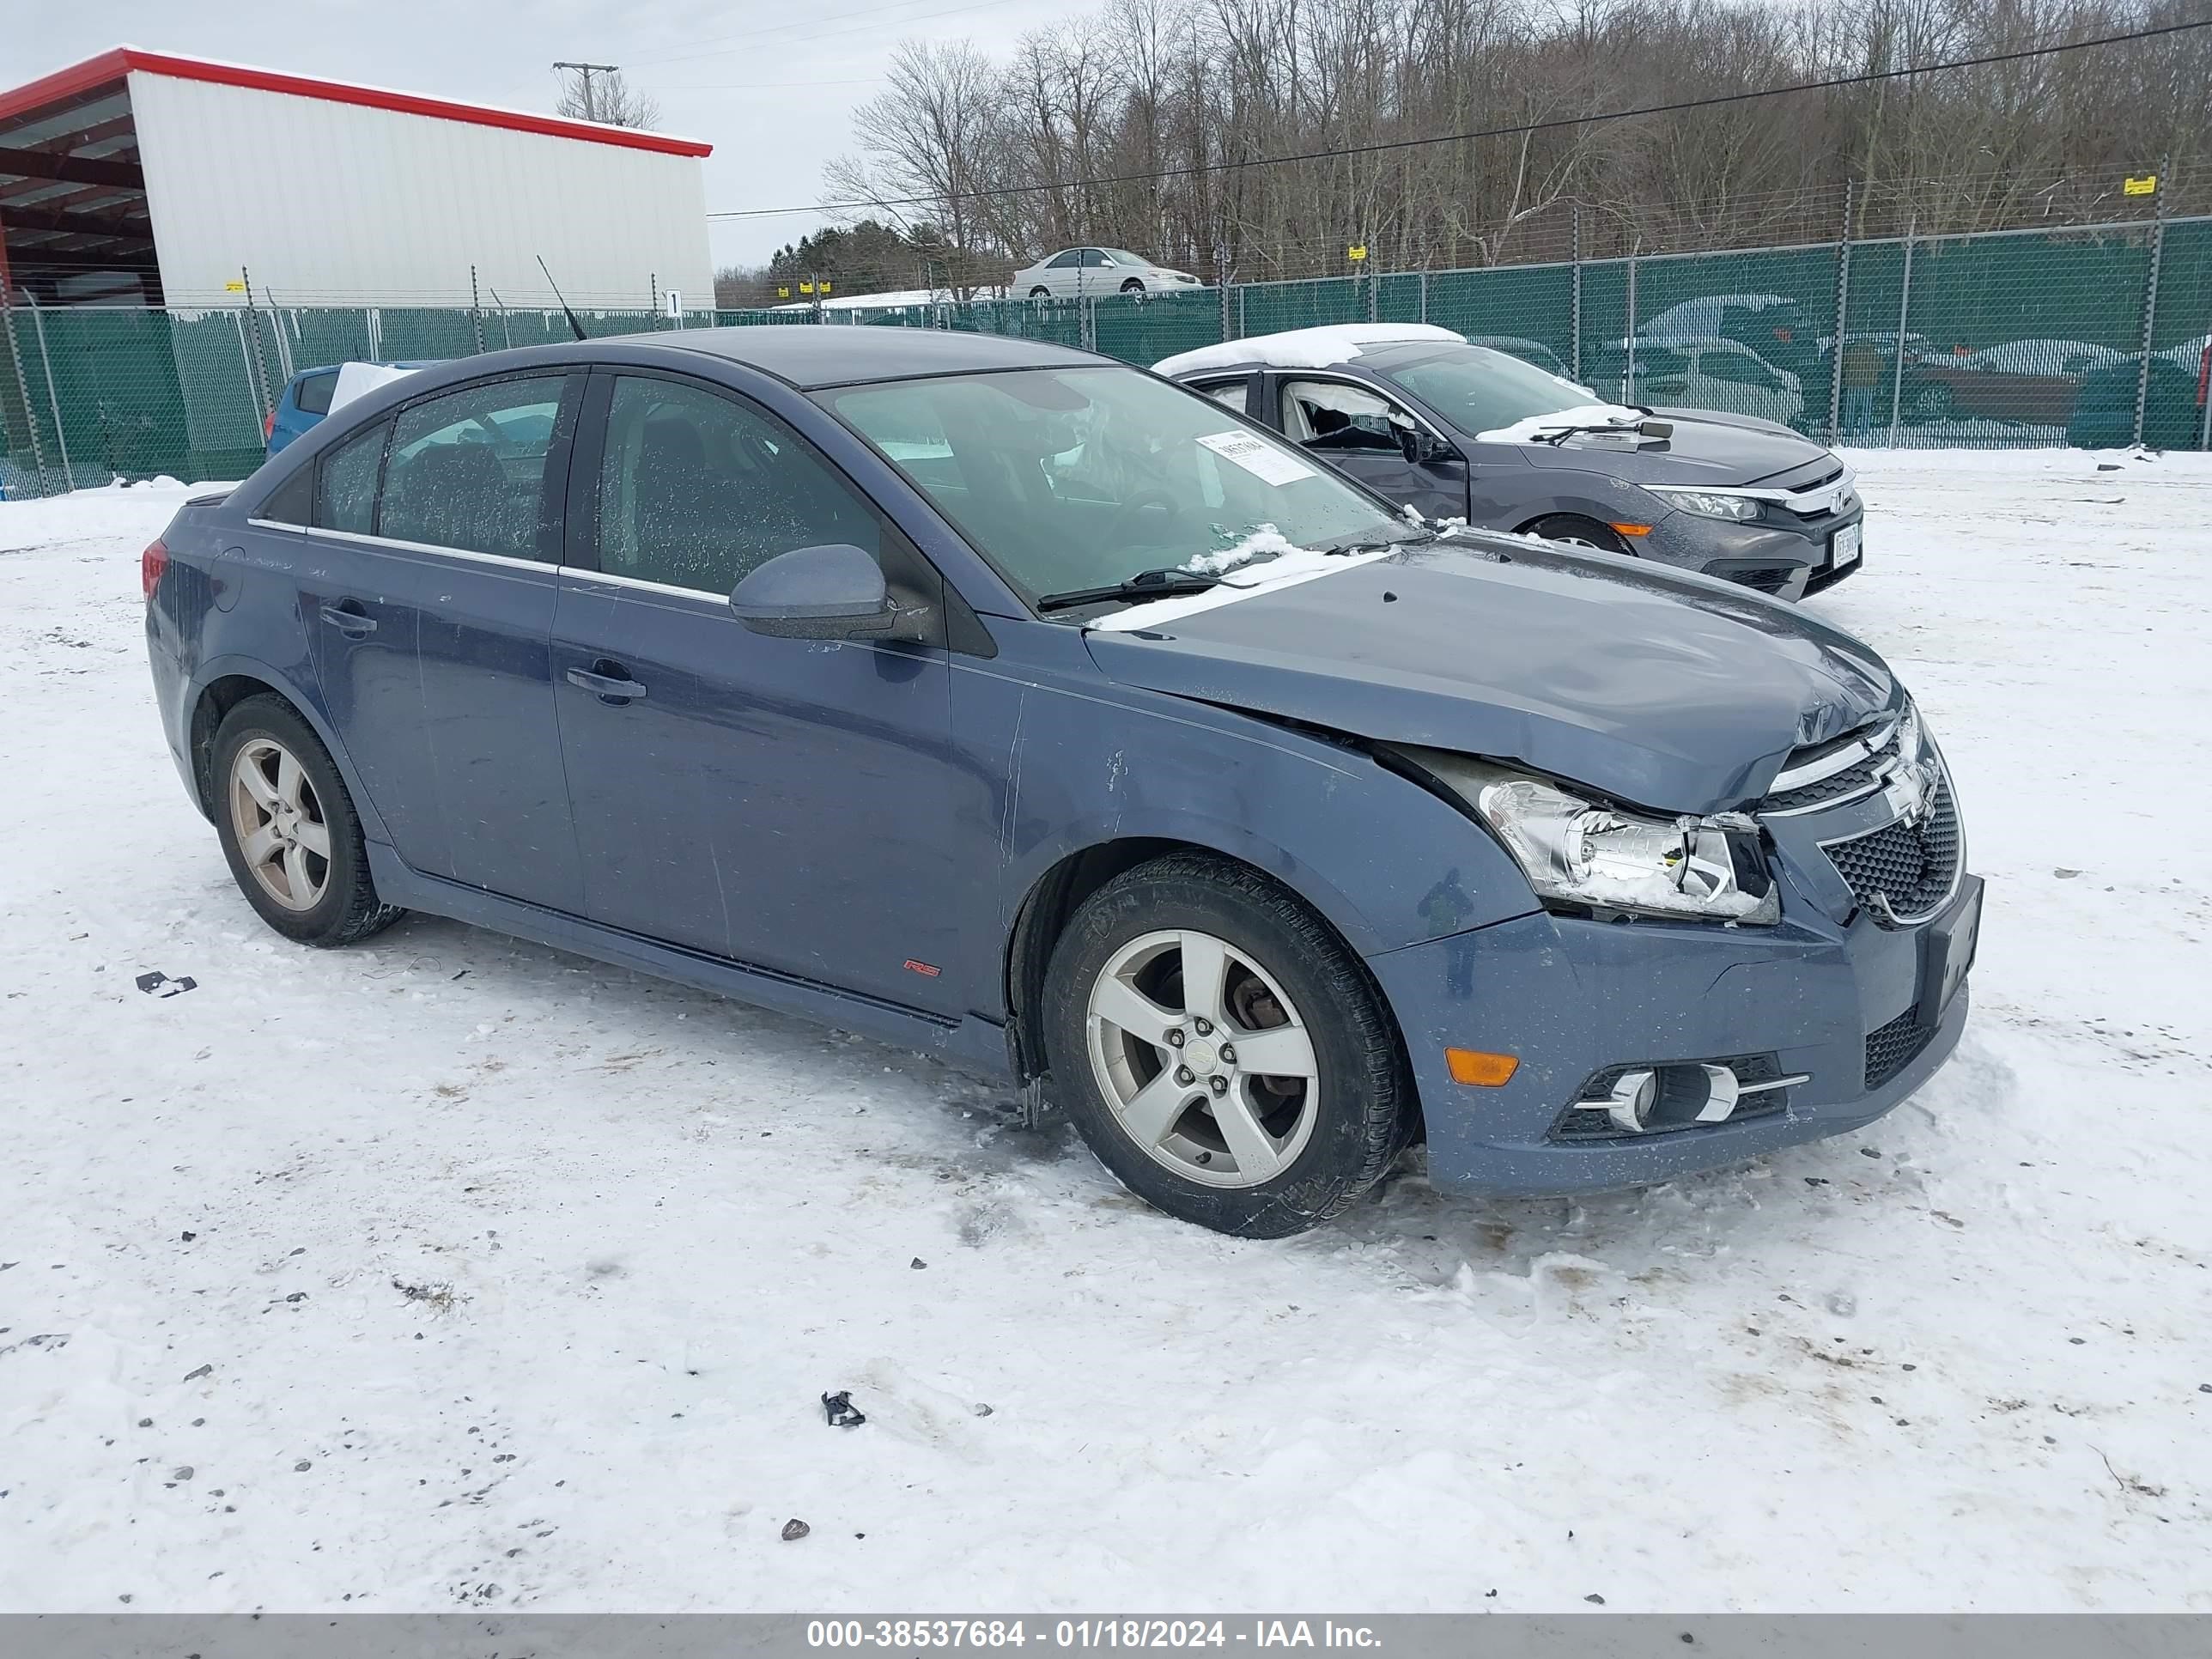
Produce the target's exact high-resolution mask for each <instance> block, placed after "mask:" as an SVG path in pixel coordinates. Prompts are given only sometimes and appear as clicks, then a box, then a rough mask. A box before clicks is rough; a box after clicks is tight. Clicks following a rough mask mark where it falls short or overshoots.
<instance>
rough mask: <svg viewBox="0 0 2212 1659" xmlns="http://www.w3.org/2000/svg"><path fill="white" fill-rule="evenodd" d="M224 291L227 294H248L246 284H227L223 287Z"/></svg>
mask: <svg viewBox="0 0 2212 1659" xmlns="http://www.w3.org/2000/svg"><path fill="white" fill-rule="evenodd" d="M222 291H223V292H224V293H225V294H243V293H245V292H246V284H245V283H224V284H223V285H222Z"/></svg>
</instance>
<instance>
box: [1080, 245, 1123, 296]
mask: <svg viewBox="0 0 2212 1659" xmlns="http://www.w3.org/2000/svg"><path fill="white" fill-rule="evenodd" d="M1078 252H1079V253H1080V255H1081V256H1082V257H1081V261H1080V263H1079V264H1078V265H1077V266H1076V270H1075V278H1076V282H1075V291H1076V292H1077V293H1078V294H1088V295H1100V294H1111V293H1113V292H1114V291H1115V289H1118V288H1119V287H1120V286H1121V272H1120V271H1118V270H1115V268H1114V262H1113V261H1112V260H1111V259H1109V258H1107V257H1106V250H1105V249H1104V248H1103V247H1086V248H1082V249H1079V250H1078Z"/></svg>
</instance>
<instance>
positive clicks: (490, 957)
mask: <svg viewBox="0 0 2212 1659" xmlns="http://www.w3.org/2000/svg"><path fill="white" fill-rule="evenodd" d="M1857 459H1858V460H1859V461H1860V463H1861V465H1863V469H1864V473H1865V490H1866V495H1867V496H1868V499H1869V514H1870V517H1869V534H1868V538H1867V560H1868V568H1867V569H1866V571H1865V572H1864V573H1863V574H1862V575H1861V576H1859V577H1857V578H1855V579H1853V580H1851V581H1850V582H1848V583H1846V584H1845V585H1844V586H1843V587H1841V588H1840V589H1839V590H1838V591H1837V592H1835V593H1834V594H1833V595H1832V596H1830V597H1828V598H1826V599H1820V600H1816V601H1814V609H1815V610H1817V611H1820V612H1822V613H1824V614H1826V615H1827V616H1830V617H1833V618H1834V619H1835V620H1837V621H1838V622H1839V623H1842V624H1844V626H1846V627H1848V628H1850V629H1855V630H1857V631H1858V632H1860V633H1862V634H1863V635H1866V636H1867V637H1869V639H1871V640H1872V641H1875V643H1876V644H1877V645H1879V646H1880V647H1881V649H1882V650H1884V651H1885V652H1886V653H1888V655H1889V657H1890V659H1891V660H1892V661H1893V662H1894V663H1895V664H1896V665H1898V667H1899V669H1900V670H1901V671H1903V672H1904V673H1905V675H1906V676H1907V677H1908V678H1909V680H1910V682H1911V684H1912V685H1913V686H1914V688H1915V689H1916V690H1917V692H1918V694H1919V696H1920V698H1921V701H1922V703H1923V707H1924V708H1926V709H1927V710H1928V712H1929V717H1930V720H1931V721H1932V722H1933V725H1934V728H1935V730H1936V732H1937V734H1938V735H1939V736H1940V738H1942V741H1943V742H1944V744H1945V745H1946V747H1947V749H1948V753H1949V755H1950V757H1951V759H1952V762H1953V763H1954V769H1955V770H1956V773H1957V775H1958V779H1959V784H1960V793H1961V796H1962V798H1963V800H1964V803H1965V805H1966V812H1967V819H1968V824H1969V829H1970V835H1971V844H1972V862H1973V865H1974V866H1975V867H1976V868H1977V869H1978V870H1979V871H1980V872H1982V873H1983V874H1984V875H1985V876H1987V877H1988V878H1989V882H1990V889H1989V914H1988V919H1987V922H1986V926H1985V930H1984V939H1983V945H1982V951H1981V962H1980V966H1979V969H1978V973H1977V975H1976V976H1975V981H1974V983H1975V991H1976V998H1977V1006H1976V1008H1975V1012H1974V1017H1973V1021H1972V1025H1971V1027H1970V1029H1969V1030H1968V1033H1967V1036H1966V1041H1965V1043H1964V1045H1963V1046H1962V1048H1961V1049H1960V1053H1959V1055H1958V1057H1957V1059H1956V1060H1955V1061H1954V1063H1953V1064H1952V1065H1951V1066H1950V1067H1949V1068H1948V1070H1947V1071H1945V1072H1944V1073H1943V1074H1942V1076H1941V1077H1940V1078H1939V1079H1937V1080H1936V1082H1935V1083H1934V1084H1933V1085H1931V1086H1930V1087H1929V1089H1928V1090H1926V1091H1924V1092H1923V1095H1922V1096H1921V1097H1919V1098H1917V1100H1915V1101H1913V1102H1911V1103H1909V1104H1908V1105H1906V1106H1905V1108H1903V1109H1900V1110H1899V1111H1898V1112H1897V1113H1896V1114H1894V1115H1893V1116H1892V1117H1891V1118H1890V1119H1888V1120H1887V1121H1884V1122H1882V1123H1881V1124H1878V1125H1876V1126H1875V1127H1874V1128H1873V1129H1872V1130H1871V1131H1869V1132H1868V1133H1863V1134H1862V1135H1858V1136H1855V1137H1850V1138H1847V1139H1842V1140H1838V1141H1834V1142H1831V1143H1828V1144H1826V1145H1824V1146H1812V1147H1807V1148H1803V1149H1801V1150H1798V1151H1796V1152H1790V1153H1789V1154H1787V1155H1786V1156H1784V1157H1780V1158H1776V1159H1774V1160H1773V1161H1772V1162H1771V1163H1767V1164H1761V1165H1759V1166H1757V1167H1755V1168H1751V1169H1747V1170H1737V1171H1735V1172H1732V1173H1728V1174H1723V1175H1718V1176H1711V1177H1709V1178H1705V1179H1700V1180H1696V1181H1691V1182H1680V1183H1677V1184H1675V1185H1673V1186H1669V1187H1667V1188H1662V1189H1659V1190H1656V1191H1651V1192H1646V1193H1642V1194H1624V1195H1620V1196H1614V1197H1608V1198H1605V1199H1602V1200H1592V1201H1584V1202H1563V1201H1551V1202H1526V1203H1510V1204H1477V1203H1470V1202H1465V1201H1460V1200H1445V1199H1442V1198H1440V1197H1438V1196H1437V1194H1434V1193H1433V1192H1431V1190H1430V1189H1429V1188H1427V1187H1426V1186H1425V1183H1424V1182H1423V1181H1422V1180H1421V1178H1420V1176H1419V1172H1418V1170H1417V1169H1409V1170H1406V1171H1404V1172H1402V1173H1401V1174H1400V1175H1399V1176H1396V1177H1395V1178H1394V1179H1393V1181H1392V1182H1390V1184H1389V1186H1388V1188H1386V1189H1385V1190H1384V1191H1383V1194H1381V1195H1380V1196H1379V1197H1378V1198H1376V1199H1375V1200H1373V1201H1371V1202H1370V1203H1368V1204H1366V1205H1364V1206H1362V1207H1360V1208H1359V1209H1358V1210H1357V1211H1356V1212H1355V1213H1354V1214H1353V1215H1352V1217H1351V1218H1349V1219H1348V1220H1346V1222H1344V1223H1343V1224H1341V1225H1337V1226H1334V1227H1331V1228H1329V1229H1328V1230H1325V1231H1322V1232H1319V1233H1317V1234H1314V1235H1310V1236H1308V1237H1304V1238H1301V1239H1297V1240H1293V1241H1291V1242H1288V1243H1234V1242H1231V1241H1229V1240H1226V1239H1223V1238H1219V1237H1214V1236H1212V1235H1210V1234H1207V1233H1204V1232H1200V1231H1196V1230H1194V1229H1192V1228H1188V1227H1185V1226H1180V1225H1176V1224H1175V1223H1173V1222H1170V1221H1168V1220H1166V1219H1164V1218H1162V1217H1160V1216H1158V1215H1156V1214H1154V1213H1152V1212H1149V1211H1147V1210H1146V1209H1145V1208H1143V1207H1142V1206H1139V1205H1138V1204H1137V1203H1135V1202H1134V1201H1133V1200H1130V1199H1128V1198H1127V1197H1126V1196H1124V1195H1123V1194H1121V1192H1119V1191H1118V1190H1117V1189H1116V1188H1115V1187H1114V1185H1113V1184H1112V1182H1110V1181H1109V1180H1108V1179H1107V1178H1106V1176H1104V1175H1103V1174H1102V1172H1101V1171H1100V1170H1099V1169H1098V1167H1097V1165H1096V1164H1093V1163H1092V1162H1091V1159H1090V1158H1088V1157H1087V1156H1086V1155H1085V1153H1084V1152H1083V1151H1082V1150H1081V1148H1080V1147H1079V1146H1076V1145H1074V1144H1073V1142H1072V1141H1071V1140H1069V1139H1067V1138H1066V1136H1065V1135H1064V1134H1048V1135H1032V1134H1028V1133H1021V1132H1018V1131H1015V1130H1012V1129H1009V1128H1007V1127H1005V1126H1004V1124H1003V1122H1002V1121H1001V1120H1000V1118H999V1117H997V1116H996V1115H994V1112H993V1110H992V1107H993V1106H994V1096H993V1094H992V1091H990V1090H989V1089H988V1088H987V1086H985V1085H981V1084H978V1083H974V1082H970V1081H969V1080H966V1079H961V1078H959V1077H957V1076H954V1075H952V1074H951V1073H946V1072H945V1071H944V1070H942V1069H941V1068H939V1066H936V1065H934V1064H933V1063H932V1062H929V1061H927V1060H921V1059H917V1058H914V1057H911V1056H908V1055H907V1054H899V1053H894V1052H890V1051H888V1050H885V1049H883V1048H877V1047H874V1046H872V1044H869V1043H867V1042H860V1041H858V1040H856V1039H851V1038H848V1037H843V1036H837V1035H835V1034H832V1033H829V1032H827V1031H823V1030H815V1029H812V1028H810V1027H807V1026H805V1025H801V1024H795V1023H793V1022H791V1021H787V1020H784V1019H781V1018H773V1017H770V1016H768V1015H764V1014H760V1013H756V1012H750V1011H749V1010H747V1009H744V1008H743V1007H739V1006H735V1005H733V1004H730V1003H725V1002H720V1001H717V1000H714V999H713V998H710V997H708V996H705V995H702V994H698V993H695V992H692V991H688V990H684V989H680V988H677V987H671V986H667V985H664V984H659V983H656V982H654V981H648V980H645V979H641V978H639V977H636V976H635V975H629V974H626V973H619V972H614V971H611V970H609V969H603V968H600V967H598V966H595V965H594V964H592V963H588V962H584V961H580V960H578V959H576V958H574V957H564V956H562V955H559V954H556V953H555V952H553V951H545V950H541V949H539V948H538V947H536V946H534V945H520V944H516V943H513V942H511V941H509V940H507V939H500V938H496V937H494V936H492V935H490V934H487V933H474V932H471V931H470V930H469V929H467V928H465V927H457V926H454V925H453V924H450V923H447V922H442V921H408V922H405V923H403V924H402V925H401V926H399V927H397V928H395V929H394V930H392V932H390V933H385V934H383V935H381V936H380V937H379V938H377V939H375V940H374V941H373V942H371V943H370V944H368V945H365V946H362V947H358V948H356V949H353V950H349V951H338V952H335V953H321V952H314V951H303V950H300V949H296V948H295V947H293V946H292V945H288V944H286V943H284V942H283V941H282V940H280V939H277V938H276V936H275V935H273V934H271V933H269V932H267V931H266V930H265V929H264V928H263V927H261V926H260V925H259V924H258V922H257V921H255V920H254V918H253V916H252V914H251V913H250V912H249V911H248V910H247V908H246V905H245V903H244V902H243V901H242V900H241V899H240V897H239V896H238V895H237V893H236V892H235V891H234V889H233V888H232V885H231V882H230V878H229V876H228V873H227V872H226V871H225V868H224V866H223V862H222V858H221V857H220V856H219V854H218V853H217V851H216V842H215V838H214V836H213V835H212V833H211V832H210V830H209V829H208V827H207V826H206V825H205V824H204V823H203V822H201V821H200V819H199V818H198V817H197V816H196V815H195V813H194V812H193V811H192V810H191V808H190V807H189V806H188V805H186V803H185V797H184V795H183V793H182V791H181V789H180V788H179V784H178V781H177V778H176V776H175V774H174V772H173V769H172V767H171V764H170V762H169V758H168V756H167V752H166V750H165V749H164V747H163V744H162V742H161V736H160V734H159V732H157V730H156V729H155V720H154V715H153V711H152V708H151V703H150V697H149V690H148V685H147V678H146V670H145V667H144V663H143V646H142V642H141V641H140V638H139V612H140V605H139V600H138V589H137V568H136V567H137V551H138V549H139V547H140V545H141V544H143V542H144V541H145V540H146V539H147V538H149V537H150V536H151V535H152V534H154V533H155V532H156V531H158V530H159V529H160V527H161V525H162V523H163V522H164V521H165V520H166V518H167V514H168V513H169V512H170V511H171V510H172V508H173V505H174V503H175V501H176V500H177V499H178V494H177V492H164V491H161V490H157V489H141V490H131V491H125V492H106V493H100V494H93V495H79V496H76V497H73V498H70V499H67V500H64V501H57V502H50V503H39V502H30V503H13V504H7V505H0V778H4V779H5V780H6V781H7V785H8V790H7V797H8V805H9V808H10V809H11V810H9V811H7V812H6V813H5V815H4V816H3V817H0V938H4V940H5V950H4V953H0V1101H4V1105H0V1608H6V1609H10V1610H22V1609H84V1610H95V1611H96V1610H103V1609H105V1610H119V1608H120V1607H121V1605H122V1604H125V1603H127V1604H128V1605H129V1606H130V1607H131V1608H133V1609H135V1610H145V1609H150V1608H161V1609H195V1610H209V1611H215V1610H226V1609H246V1608H257V1607H265V1608H270V1609H282V1610H306V1609H325V1608H338V1607H351V1608H355V1609H360V1608H364V1607H367V1608H380V1609H402V1608H404V1609H438V1608H452V1607H461V1606H492V1607H513V1606H527V1607H535V1608H538V1609H556V1608H574V1609H583V1608H593V1609H602V1608H606V1609H671V1610H672V1609H701V1608H710V1607H712V1608H732V1609H736V1608H782V1609H791V1608H803V1609H833V1608H835V1609H846V1608H859V1609H889V1610H894V1611H903V1610H920V1609H961V1608H965V1609H970V1610H975V1611H979V1612H988V1613H1003V1612H1008V1611H1026V1610H1036V1609H1040V1608H1079V1609H1081V1610H1085V1611H1095V1610H1099V1609H1109V1608H1144V1609H1156V1610H1161V1611H1174V1612H1186V1611H1199V1610H1209V1609H1210V1610H1231V1609H1239V1608H1284V1607H1297V1608H1300V1609H1304V1610H1312V1611H1321V1610H1330V1609H1370V1610H1375V1609H1394V1610H1401V1611H1412V1610H1419V1609H1443V1608H1476V1609H1483V1608H1489V1609H1498V1610H1509V1609H1521V1610H1527V1609H1579V1608H1581V1607H1583V1606H1584V1604H1585V1601H1586V1600H1595V1598H1596V1597H1598V1596H1600V1595H1602V1596H1603V1597H1604V1598H1605V1605H1606V1606H1607V1607H1608V1608H1609V1609H1610V1610H1613V1611H1616V1612H1617V1611H1622V1610H1634V1609H1647V1608H1664V1609H1668V1610H1674V1611H1688V1610H1720V1609H1729V1608H1735V1609H1759V1610H1784V1609H1799V1608H1838V1609H1840V1608H1849V1609H1857V1610H1863V1611H1873V1610H1891V1609H2021V1610H2025V1609H2078V1608H2104V1609H2169V1610H2179V1609H2196V1610H2198V1611H2208V1610H2212V1577H2208V1575H2207V1574H2206V1572H2205V1571H2204V1563H2205V1562H2206V1560H2207V1559H2212V1513H2208V1499H2212V1338H2208V1331H2212V1270H2208V1267H2207V1261H2208V1256H2212V1221H2208V1211H2212V1204H2208V1200H2212V1134H2208V1126H2212V1067H2208V1061H2207V1055H2208V1054H2212V995H2208V994H2207V993H2208V990H2212V951H2208V945H2207V932H2208V921H2212V875H2208V873H2207V864H2206V860H2205V852H2206V848H2207V847H2208V845H2212V839H2208V833H2209V832H2208V831H2207V829H2206V825H2207V823H2212V785H2208V779H2212V743H2208V740H2207V737H2206V733H2207V732H2208V730H2212V587H2208V584H2209V583H2212V558H2208V552H2212V537H2208V534H2207V532H2206V530H2205V526H2206V525H2208V524H2212V466H2208V465H2204V464H2203V461H2202V460H2201V459H2198V458H2167V459H2160V460H2133V459H2118V458H2112V459H2113V460H2114V461H2116V462H2117V470H2114V471H2102V470H2100V467H2099V465H2098V461H2097V459H2095V458H2093V457H2088V456H2084V455H2081V454H2079V453H2063V452H2056V453H2053V452H2045V453H2008V454H1998V455H1988V454H1982V455H1974V454H1959V453H1948V454H1894V453H1889V454H1883V453H1869V454H1866V455H1863V456H1861V457H1858V458H1857ZM157 969H158V970H161V971H163V972H166V973H167V974H169V975H191V977H192V978H193V979H195V980H196V981H197V989H195V990H193V991H191V992H190V993H188V994H183V995H179V996H175V997H171V998H167V999H160V998H156V997H153V996H149V995H143V994H140V993H139V992H138V991H137V989H136V988H135V987H134V985H133V980H134V978H135V976H136V975H139V974H141V973H144V972H147V971H149V970H157ZM825 1389H851V1390H852V1391H853V1397H854V1403H855V1404H856V1405H858V1406H859V1407H860V1408H861V1409H862V1410H863V1411H865V1412H866V1413H867V1415H868V1419H869V1420H868V1422H867V1424H866V1426H865V1427H863V1428H860V1429H858V1430H852V1431H843V1430H833V1429H830V1428H829V1427H826V1426H825V1425H823V1418H822V1413H821V1410H820V1408H819V1407H818V1405H817V1396H818V1395H820V1394H822V1393H823V1391H824V1390H825ZM986 1406H987V1407H989V1408H990V1409H989V1412H988V1413H987V1414H986V1413H984V1410H983V1408H984V1407H986ZM793 1518H799V1519H803V1520H805V1521H806V1522H808V1523H809V1525H810V1526H811V1535H810V1536H808V1537H806V1538H805V1539H803V1540H801V1541H798V1542H793V1543H787V1542H784V1541H781V1537H780V1532H781V1528H783V1526H784V1524H785V1522H787V1521H788V1520H791V1519H793Z"/></svg>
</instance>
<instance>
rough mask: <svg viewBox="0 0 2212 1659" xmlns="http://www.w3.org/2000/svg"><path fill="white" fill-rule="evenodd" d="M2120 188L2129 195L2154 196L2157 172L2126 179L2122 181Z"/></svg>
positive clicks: (2156, 188)
mask: <svg viewBox="0 0 2212 1659" xmlns="http://www.w3.org/2000/svg"><path fill="white" fill-rule="evenodd" d="M2120 188H2121V189H2122V190H2124V191H2126V192H2127V193H2128V194H2129V195H2130V196H2155V195H2157V194H2158V174H2156V173H2145V174H2143V176H2142V178H2140V179H2126V180H2124V181H2123V182H2122V184H2121V185H2120Z"/></svg>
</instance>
